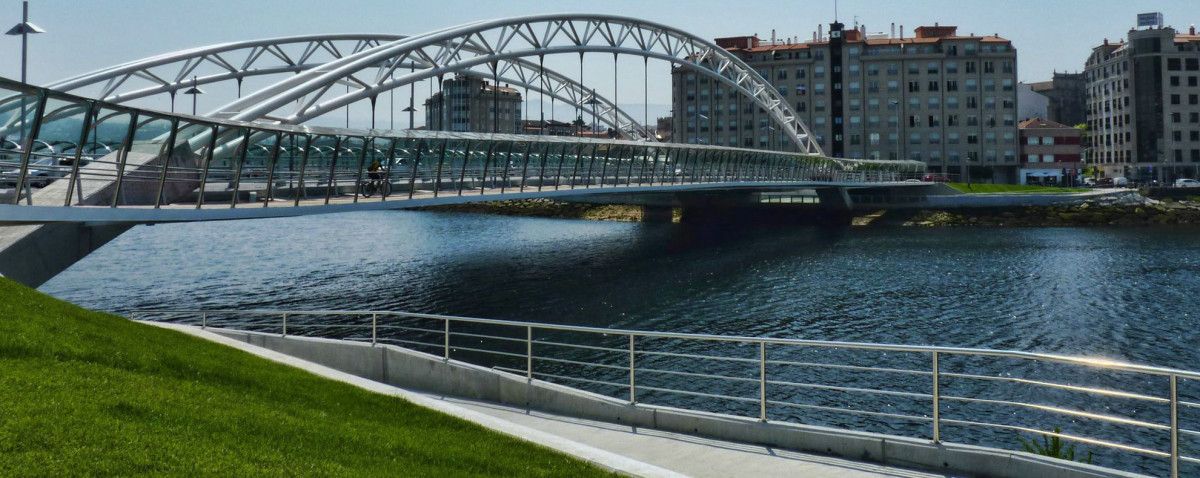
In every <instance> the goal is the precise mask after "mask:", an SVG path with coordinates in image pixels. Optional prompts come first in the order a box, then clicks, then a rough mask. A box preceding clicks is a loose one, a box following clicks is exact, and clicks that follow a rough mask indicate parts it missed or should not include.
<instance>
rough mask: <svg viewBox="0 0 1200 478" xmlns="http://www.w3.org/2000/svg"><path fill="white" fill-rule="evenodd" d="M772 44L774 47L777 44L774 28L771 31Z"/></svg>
mask: <svg viewBox="0 0 1200 478" xmlns="http://www.w3.org/2000/svg"><path fill="white" fill-rule="evenodd" d="M771 44H772V45H774V44H775V29H774V28H772V29H771Z"/></svg>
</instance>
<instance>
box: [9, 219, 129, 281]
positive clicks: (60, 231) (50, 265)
mask: <svg viewBox="0 0 1200 478" xmlns="http://www.w3.org/2000/svg"><path fill="white" fill-rule="evenodd" d="M130 227H133V225H132V224H105V225H95V226H91V225H85V224H71V223H50V224H42V225H33V226H25V225H21V226H0V276H4V277H7V278H9V279H12V280H15V281H17V282H20V283H22V284H25V285H27V286H30V287H37V286H40V285H42V283H44V282H46V281H48V280H50V278H51V277H54V276H55V275H57V274H58V273H59V272H62V271H63V270H65V269H66V268H68V267H71V264H74V263H76V262H78V261H79V260H80V259H83V257H84V256H86V255H88V254H90V253H91V252H92V251H94V250H96V249H99V248H100V246H103V245H104V244H106V243H108V241H111V240H113V238H115V237H117V236H118V235H120V234H121V233H123V232H125V231H126V230H128V229H129V228H130Z"/></svg>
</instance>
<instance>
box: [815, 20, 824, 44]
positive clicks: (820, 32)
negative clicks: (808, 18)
mask: <svg viewBox="0 0 1200 478" xmlns="http://www.w3.org/2000/svg"><path fill="white" fill-rule="evenodd" d="M817 40H818V41H822V40H825V25H821V24H817Z"/></svg>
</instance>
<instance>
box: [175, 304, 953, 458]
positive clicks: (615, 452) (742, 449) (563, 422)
mask: <svg viewBox="0 0 1200 478" xmlns="http://www.w3.org/2000/svg"><path fill="white" fill-rule="evenodd" d="M155 325H158V326H160V327H164V328H170V329H173V330H178V331H180V332H183V333H187V334H190V335H194V336H197V337H201V338H204V339H207V340H211V341H213V342H217V343H220V344H224V345H227V346H230V347H234V348H237V349H240V350H243V351H246V352H248V353H251V354H254V355H257V356H260V357H263V358H266V359H269V360H273V361H276V362H280V363H284V364H287V365H291V366H294V367H297V368H301V369H304V370H307V371H309V372H311V373H313V374H316V375H319V376H322V377H325V378H329V379H331V380H337V381H340V382H345V383H348V384H351V385H354V386H357V387H361V388H364V389H366V390H371V391H374V392H378V393H384V394H388V395H395V396H399V397H401V398H404V399H406V400H409V401H411V402H413V403H416V404H418V405H422V406H425V407H428V408H431V409H434V410H437V411H440V412H443V413H447V414H449V415H452V416H455V417H458V418H462V419H464V420H467V421H470V422H473V423H476V424H479V425H482V426H485V427H488V428H491V429H493V430H496V431H498V432H500V433H504V434H507V435H511V436H515V437H518V438H521V439H524V440H528V441H531V442H534V443H537V444H540V445H542V446H546V447H549V448H553V449H555V450H558V451H561V452H563V453H566V454H568V455H572V456H575V457H577V458H579V459H582V460H585V461H589V462H592V463H595V464H596V465H598V466H601V467H604V468H607V469H610V470H613V471H616V472H619V473H622V474H627V475H633V476H651V477H677V476H695V477H733V476H762V477H767V476H806V477H807V476H812V477H838V478H841V477H845V478H878V477H900V478H927V477H928V478H932V477H943V476H946V475H940V474H936V473H923V472H917V471H911V470H906V469H902V468H894V467H888V466H883V465H876V464H870V463H860V462H856V461H852V460H844V459H839V458H833V457H827V456H821V455H813V454H806V453H796V452H791V451H784V450H777V449H772V448H768V447H763V446H753V445H745V444H739V443H732V442H725V441H719V440H709V439H705V438H698V437H694V436H689V435H683V434H678V433H668V432H662V431H657V430H649V429H635V428H633V427H630V426H623V425H615V424H611V423H606V422H596V421H591V420H583V419H577V418H569V417H563V416H558V415H551V414H546V413H540V412H528V411H526V410H525V409H520V408H513V407H508V406H503V405H497V404H492V403H486V402H477V401H471V400H461V399H455V398H449V397H443V396H439V395H432V394H428V393H420V392H414V391H411V390H405V389H402V388H398V387H393V386H390V385H385V384H382V383H379V382H374V381H371V380H367V379H364V378H361V377H357V376H354V375H350V374H347V373H344V372H340V371H337V370H334V369H332V368H329V367H325V366H322V365H318V364H315V363H312V362H308V361H305V360H300V359H297V358H295V357H292V356H289V355H285V354H281V353H279V352H275V351H271V350H267V349H264V348H261V347H256V346H253V345H250V344H247V343H245V342H241V341H238V340H234V339H230V338H226V337H223V336H220V335H217V334H214V333H211V332H206V331H203V330H200V329H197V328H195V327H189V326H180V325H173V324H166V323H156V324H155Z"/></svg>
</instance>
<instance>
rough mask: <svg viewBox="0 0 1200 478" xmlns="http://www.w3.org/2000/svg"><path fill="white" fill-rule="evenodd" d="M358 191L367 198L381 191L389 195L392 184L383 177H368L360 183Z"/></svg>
mask: <svg viewBox="0 0 1200 478" xmlns="http://www.w3.org/2000/svg"><path fill="white" fill-rule="evenodd" d="M358 192H359V194H361V195H362V197H367V198H369V197H371V196H374V195H375V193H380V194H383V195H384V196H387V195H389V194H391V193H392V184H391V183H389V182H387V181H384V180H383V178H378V179H368V180H367V181H365V182H363V183H362V184H361V185H359V187H358Z"/></svg>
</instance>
